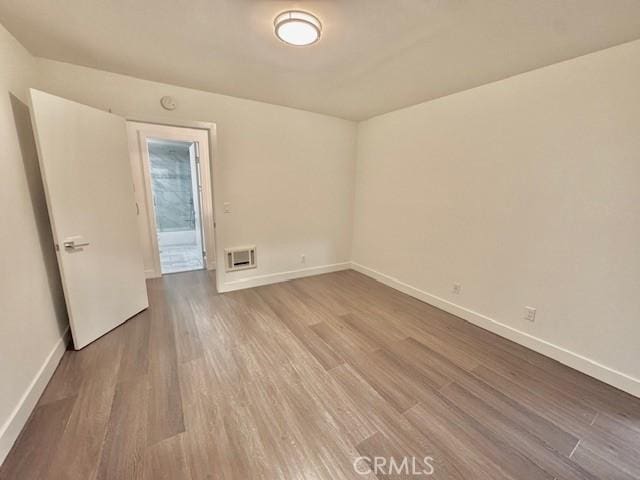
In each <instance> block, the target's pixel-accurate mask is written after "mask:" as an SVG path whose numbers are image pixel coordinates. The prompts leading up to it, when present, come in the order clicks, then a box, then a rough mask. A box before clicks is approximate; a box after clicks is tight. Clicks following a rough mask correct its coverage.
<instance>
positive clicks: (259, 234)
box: [38, 59, 356, 291]
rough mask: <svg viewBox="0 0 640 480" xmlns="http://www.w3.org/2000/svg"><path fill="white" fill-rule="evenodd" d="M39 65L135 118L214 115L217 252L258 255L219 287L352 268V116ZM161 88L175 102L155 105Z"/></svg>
mask: <svg viewBox="0 0 640 480" xmlns="http://www.w3.org/2000/svg"><path fill="white" fill-rule="evenodd" d="M38 65H39V80H40V88H41V89H42V90H45V91H48V92H50V93H53V94H55V95H60V96H63V97H66V98H69V99H72V100H75V101H78V102H82V103H85V104H87V105H91V106H94V107H97V108H101V109H105V110H107V109H111V110H112V111H113V113H116V114H119V115H122V116H125V117H127V118H133V119H136V120H143V121H145V120H146V121H156V120H162V121H167V122H172V121H173V122H180V121H203V122H214V123H215V124H216V132H217V140H218V141H217V151H216V152H215V154H214V155H215V157H216V158H215V159H214V162H215V172H214V197H215V198H214V202H215V210H216V212H217V218H216V222H217V234H216V236H217V245H216V254H217V255H216V257H217V258H224V256H223V251H224V248H228V247H234V246H242V245H251V244H255V245H257V258H258V267H257V269H252V270H244V271H240V272H232V273H228V274H224V272H222V278H223V281H222V284H221V285H220V284H219V285H218V287H219V289H220V290H223V291H224V290H231V289H235V288H244V287H246V286H252V285H257V284H260V283H268V282H271V281H274V280H282V279H286V278H291V277H294V276H299V275H305V274H313V273H320V272H323V271H331V270H334V269H341V268H347V267H348V265H349V264H348V262H349V260H350V255H351V231H352V213H353V185H354V171H355V143H356V124H355V123H353V122H350V121H346V120H341V119H337V118H334V117H329V116H325V115H320V114H315V113H310V112H305V111H302V110H294V109H291V108H286V107H280V106H275V105H270V104H265V103H260V102H255V101H250V100H243V99H238V98H233V97H228V96H224V95H216V94H212V93H206V92H202V91H198V90H191V89H186V88H181V87H175V86H171V85H166V84H162V83H155V82H150V81H146V80H140V79H136V78H132V77H127V76H124V75H118V74H113V73H108V72H104V71H100V70H95V69H90V68H85V67H80V66H76V65H70V64H66V63H61V62H55V61H51V60H45V59H39V60H38ZM165 95H171V96H173V97H174V98H175V99H176V101H177V104H178V107H177V109H176V110H174V111H172V112H168V111H166V110H164V109H163V108H162V107H161V106H160V98H161V97H163V96H165ZM224 203H229V206H228V209H229V210H230V212H229V213H224V211H225V206H224ZM302 255H304V261H303V260H302ZM219 263H222V262H219ZM218 278H220V277H218Z"/></svg>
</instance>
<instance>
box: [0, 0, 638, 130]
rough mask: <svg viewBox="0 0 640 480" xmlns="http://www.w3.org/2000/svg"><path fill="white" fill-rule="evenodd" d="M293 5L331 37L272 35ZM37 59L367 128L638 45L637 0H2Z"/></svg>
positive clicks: (6, 19) (1, 14) (4, 14)
mask: <svg viewBox="0 0 640 480" xmlns="http://www.w3.org/2000/svg"><path fill="white" fill-rule="evenodd" d="M288 8H300V9H304V10H308V11H311V12H313V13H315V14H316V15H317V16H318V17H320V19H321V21H322V23H323V25H324V30H323V35H322V38H321V39H320V42H318V43H317V44H315V45H312V46H310V47H302V48H300V47H291V46H287V45H285V44H283V43H281V42H279V41H278V40H277V39H276V38H275V36H274V35H273V25H272V21H273V18H274V17H275V16H276V14H277V13H279V12H281V11H282V10H285V9H288ZM0 22H1V23H2V24H4V25H5V27H6V28H7V29H8V30H9V31H11V32H12V33H13V35H15V36H16V37H17V38H18V40H20V41H21V42H22V43H23V44H24V45H25V46H26V47H27V48H28V49H29V50H30V51H31V52H32V53H33V54H34V55H37V56H41V57H46V58H51V59H54V60H60V61H64V62H70V63H75V64H79V65H85V66H90V67H95V68H99V69H102V70H108V71H112V72H117V73H123V74H128V75H132V76H135V77H140V78H145V79H149V80H155V81H159V82H166V83H172V84H176V85H181V86H186V87H192V88H197V89H201V90H207V91H211V92H216V93H223V94H228V95H234V96H237V97H244V98H251V99H255V100H261V101H265V102H270V103H275V104H280V105H288V106H291V107H296V108H302V109H305V110H311V111H315V112H321V113H327V114H330V115H335V116H338V117H343V118H349V119H353V120H361V119H365V118H368V117H371V116H373V115H377V114H380V113H384V112H388V111H391V110H395V109H398V108H400V107H404V106H407V105H412V104H415V103H419V102H422V101H425V100H430V99H433V98H437V97H441V96H444V95H448V94H450V93H454V92H457V91H460V90H465V89H468V88H472V87H475V86H478V85H482V84H484V83H488V82H491V81H495V80H498V79H501V78H505V77H509V76H511V75H515V74H518V73H521V72H525V71H528V70H532V69H535V68H538V67H541V66H544V65H549V64H552V63H556V62H559V61H562V60H566V59H569V58H573V57H576V56H579V55H583V54H585V53H589V52H593V51H596V50H601V49H603V48H607V47H610V46H613V45H617V44H620V43H624V42H627V41H630V40H635V39H637V38H640V1H639V0H316V1H302V2H285V1H270V0H253V1H251V0H188V1H187V0H182V1H177V0H136V1H128V0H56V1H54V0H0Z"/></svg>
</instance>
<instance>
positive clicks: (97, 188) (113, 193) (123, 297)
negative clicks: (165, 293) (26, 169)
mask: <svg viewBox="0 0 640 480" xmlns="http://www.w3.org/2000/svg"><path fill="white" fill-rule="evenodd" d="M31 115H32V120H33V128H34V133H35V138H36V143H37V146H38V157H39V159H40V169H41V171H42V180H43V183H44V189H45V193H46V198H47V206H48V208H49V217H50V219H51V228H52V230H53V238H54V241H55V242H56V250H57V256H58V264H59V266H60V274H61V277H62V285H63V288H64V294H65V299H66V303H67V310H68V312H69V323H70V325H71V333H72V334H73V343H74V346H75V348H76V350H79V349H80V348H82V347H84V346H86V345H87V344H89V343H91V342H92V341H94V340H95V339H97V338H98V337H100V336H102V335H104V334H105V333H107V332H108V331H110V330H112V329H113V328H115V327H117V326H118V325H120V324H121V323H123V322H124V321H126V320H127V319H128V318H130V317H132V316H133V315H135V314H136V313H138V312H140V311H142V310H144V309H145V308H147V307H148V306H149V301H148V298H147V289H146V284H145V278H144V267H143V263H142V253H141V249H140V239H139V236H138V227H137V221H136V204H135V197H134V192H133V180H132V176H131V169H130V165H129V158H128V147H127V132H126V122H125V120H124V119H123V118H121V117H118V116H116V115H112V114H110V113H107V112H103V111H102V110H97V109H95V108H91V107H88V106H86V105H82V104H80V103H76V102H72V101H70V100H66V99H64V98H60V97H56V96H54V95H50V94H48V93H45V92H41V91H38V90H33V89H32V90H31Z"/></svg>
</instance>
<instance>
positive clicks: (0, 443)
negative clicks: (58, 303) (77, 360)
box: [0, 327, 71, 465]
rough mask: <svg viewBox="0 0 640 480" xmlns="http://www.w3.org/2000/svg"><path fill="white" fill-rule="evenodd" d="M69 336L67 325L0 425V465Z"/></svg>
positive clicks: (40, 392) (36, 401) (54, 367)
mask: <svg viewBox="0 0 640 480" xmlns="http://www.w3.org/2000/svg"><path fill="white" fill-rule="evenodd" d="M70 338H71V336H70V333H69V327H67V330H66V331H65V332H64V334H63V335H62V337H61V338H60V340H58V342H57V343H56V345H55V347H53V350H51V352H50V353H49V355H48V356H47V358H46V360H45V361H44V363H43V364H42V366H41V367H40V370H38V373H37V374H36V375H35V377H34V378H33V380H32V381H31V383H30V384H29V387H28V388H27V390H26V391H25V392H24V394H23V395H22V397H21V398H20V401H19V402H18V405H16V408H14V410H13V412H11V415H10V416H9V418H8V419H7V421H6V422H4V424H3V425H2V427H0V465H2V462H4V459H5V458H6V456H7V454H8V453H9V450H11V447H12V446H13V444H14V442H15V441H16V439H17V438H18V435H20V432H21V431H22V428H23V427H24V426H25V424H26V423H27V420H29V416H30V415H31V412H33V409H34V408H35V406H36V403H38V400H39V399H40V396H41V395H42V392H44V389H45V387H46V386H47V383H49V380H50V379H51V377H52V376H53V372H55V370H56V367H57V366H58V363H60V359H62V355H63V354H64V352H65V350H66V349H67V345H68V343H69V340H70Z"/></svg>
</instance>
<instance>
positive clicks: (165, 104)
mask: <svg viewBox="0 0 640 480" xmlns="http://www.w3.org/2000/svg"><path fill="white" fill-rule="evenodd" d="M160 105H162V108H164V109H165V110H175V109H176V107H177V106H178V105H177V104H176V101H175V99H174V98H173V97H169V96H166V97H162V98H161V99H160Z"/></svg>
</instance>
